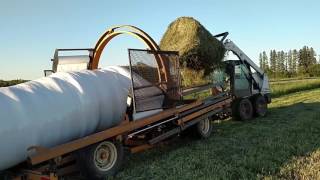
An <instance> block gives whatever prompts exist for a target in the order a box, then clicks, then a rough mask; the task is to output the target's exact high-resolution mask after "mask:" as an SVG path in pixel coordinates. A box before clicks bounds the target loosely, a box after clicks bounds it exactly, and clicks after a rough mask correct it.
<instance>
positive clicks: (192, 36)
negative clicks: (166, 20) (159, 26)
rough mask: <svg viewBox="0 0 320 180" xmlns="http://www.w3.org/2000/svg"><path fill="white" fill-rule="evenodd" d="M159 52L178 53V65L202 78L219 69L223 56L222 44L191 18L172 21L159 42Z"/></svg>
mask: <svg viewBox="0 0 320 180" xmlns="http://www.w3.org/2000/svg"><path fill="white" fill-rule="evenodd" d="M160 48H161V50H167V51H178V52H179V55H180V59H179V61H180V65H181V66H182V67H184V68H185V67H186V68H189V69H192V70H195V71H203V72H204V73H201V74H203V75H204V76H206V75H209V74H210V73H211V72H212V71H213V70H214V69H216V68H218V67H221V65H222V59H223V57H224V54H225V48H224V46H223V44H222V43H221V42H220V41H219V40H217V39H216V38H215V37H213V36H212V35H211V33H210V32H209V31H208V30H207V29H206V28H205V27H203V26H202V25H201V24H200V23H199V22H198V21H197V20H195V19H194V18H192V17H180V18H178V19H176V20H175V21H173V22H172V23H171V24H170V25H169V27H168V29H167V31H166V32H165V34H164V35H163V37H162V39H161V42H160Z"/></svg>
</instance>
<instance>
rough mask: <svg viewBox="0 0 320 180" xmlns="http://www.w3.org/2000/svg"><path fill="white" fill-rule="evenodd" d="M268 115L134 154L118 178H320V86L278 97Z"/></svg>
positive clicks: (220, 125) (225, 123)
mask: <svg viewBox="0 0 320 180" xmlns="http://www.w3.org/2000/svg"><path fill="white" fill-rule="evenodd" d="M269 108H270V110H269V113H268V115H267V116H266V117H263V118H257V119H255V120H253V121H249V122H238V121H233V120H227V121H222V122H217V123H215V133H214V134H213V135H212V136H211V137H210V138H209V139H207V140H194V139H192V138H177V139H176V140H174V141H173V142H171V143H170V145H167V146H163V147H159V148H156V149H153V150H149V151H146V152H144V153H140V154H135V155H131V156H130V157H129V158H128V159H127V161H126V162H125V163H124V169H123V171H121V172H120V173H119V174H118V175H117V176H116V177H115V178H114V179H303V178H304V179H317V178H320V141H319V140H320V88H319V89H314V90H306V91H301V92H297V93H293V94H289V95H285V96H281V97H279V98H274V99H273V103H272V104H271V105H270V106H269Z"/></svg>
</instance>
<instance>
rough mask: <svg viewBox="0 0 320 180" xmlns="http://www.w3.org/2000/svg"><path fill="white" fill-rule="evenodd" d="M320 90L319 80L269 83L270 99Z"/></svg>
mask: <svg viewBox="0 0 320 180" xmlns="http://www.w3.org/2000/svg"><path fill="white" fill-rule="evenodd" d="M315 88H320V78H313V79H293V80H282V81H275V82H271V90H272V97H279V96H281V95H285V94H289V93H294V92H299V91H303V90H310V89H315Z"/></svg>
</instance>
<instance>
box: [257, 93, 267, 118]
mask: <svg viewBox="0 0 320 180" xmlns="http://www.w3.org/2000/svg"><path fill="white" fill-rule="evenodd" d="M267 109H268V105H267V101H266V99H265V98H264V97H263V96H257V97H256V98H255V99H254V111H255V115H257V116H265V115H266V114H267Z"/></svg>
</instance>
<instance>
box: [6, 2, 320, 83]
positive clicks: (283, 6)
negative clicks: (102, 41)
mask: <svg viewBox="0 0 320 180" xmlns="http://www.w3.org/2000/svg"><path fill="white" fill-rule="evenodd" d="M319 7H320V1H318V0H304V1H300V0H299V1H294V0H268V1H267V0H265V1H261V0H260V1H258V0H242V1H239V0H219V1H217V0H201V1H199V0H189V1H188V0H176V1H174V0H161V1H151V0H127V1H125V0H117V1H108V0H91V1H89V0H86V1H85V0H68V1H64V0H54V1H52V0H28V1H25V0H0V22H1V24H0V79H6V80H9V79H28V80H32V79H37V78H40V77H43V70H44V69H50V68H51V61H50V59H51V58H52V57H53V53H54V50H55V49H56V48H93V47H94V45H95V43H96V42H97V40H98V39H99V37H100V36H101V35H102V34H103V33H104V32H105V31H106V30H107V29H108V28H109V27H111V26H113V25H120V24H130V25H135V26H137V27H139V28H141V29H143V30H144V31H146V32H147V33H148V34H149V35H150V36H151V37H153V39H155V40H156V42H159V41H160V39H161V37H162V35H163V34H164V32H165V30H166V28H167V27H168V25H169V23H170V22H172V21H173V20H175V19H176V18H178V17H180V16H192V17H194V18H195V19H197V20H199V21H200V22H201V24H202V25H204V26H205V27H206V28H207V29H208V30H209V31H210V32H211V33H212V34H218V33H221V32H225V31H228V32H229V33H230V35H229V36H228V38H229V39H231V40H232V41H233V42H235V43H236V44H237V45H238V46H239V47H240V48H241V49H242V50H243V51H244V52H245V53H246V54H247V55H248V56H249V57H251V58H252V59H253V60H254V61H255V62H258V56H259V53H260V52H262V51H264V50H266V51H267V52H269V50H271V49H276V50H289V49H294V48H296V49H299V48H301V47H302V46H304V45H307V46H311V47H313V48H314V49H315V50H316V52H318V53H319V54H320V20H319V19H320V8H319ZM128 48H146V47H145V46H144V44H143V43H142V42H140V41H139V40H136V39H134V38H133V37H130V36H119V37H117V38H115V39H113V40H112V42H111V43H110V44H109V45H108V46H107V47H106V49H105V50H104V53H103V56H102V59H101V60H100V61H101V64H100V66H101V67H102V66H106V65H124V64H128V54H127V49H128Z"/></svg>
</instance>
